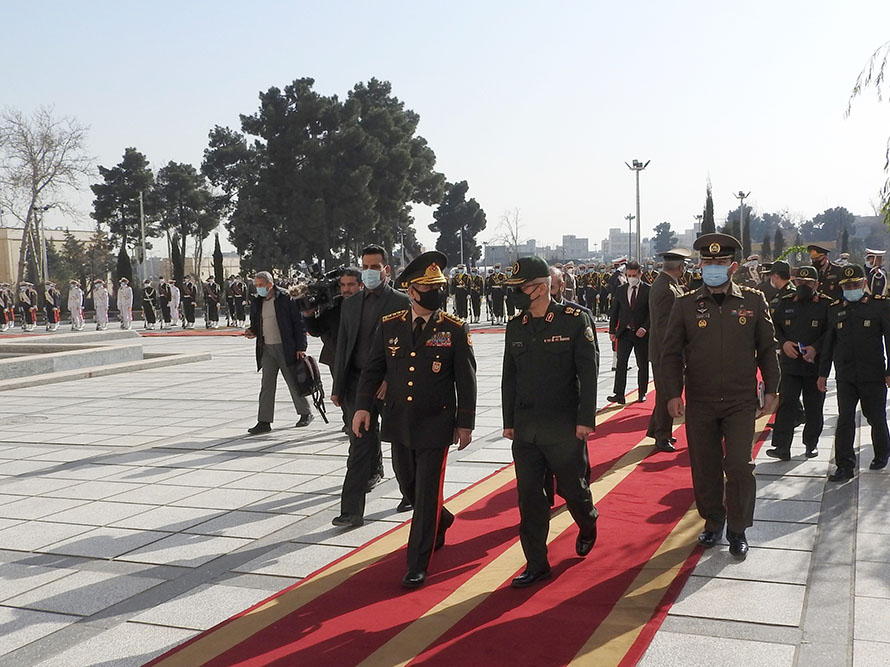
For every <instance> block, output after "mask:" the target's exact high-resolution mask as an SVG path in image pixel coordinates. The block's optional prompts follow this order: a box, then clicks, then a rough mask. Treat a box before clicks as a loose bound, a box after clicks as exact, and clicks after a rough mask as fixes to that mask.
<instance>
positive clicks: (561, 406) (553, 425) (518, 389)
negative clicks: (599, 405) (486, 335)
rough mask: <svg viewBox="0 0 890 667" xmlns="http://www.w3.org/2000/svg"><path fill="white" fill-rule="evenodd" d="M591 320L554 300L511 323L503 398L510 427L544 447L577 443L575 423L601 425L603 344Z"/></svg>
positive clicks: (506, 351) (516, 433)
mask: <svg viewBox="0 0 890 667" xmlns="http://www.w3.org/2000/svg"><path fill="white" fill-rule="evenodd" d="M595 340H596V338H595V336H594V333H593V327H592V325H591V322H590V318H589V317H588V316H587V314H586V313H584V312H583V311H581V310H580V309H578V308H576V307H574V306H566V305H562V304H558V303H555V302H554V303H551V304H550V307H549V308H548V309H547V313H546V314H545V315H544V317H540V318H535V317H532V316H531V315H530V314H529V313H527V312H526V313H523V314H522V315H520V316H517V317H514V318H513V319H512V320H510V321H509V322H508V323H507V334H506V339H505V347H504V370H503V375H502V379H501V401H502V406H503V413H504V428H512V429H514V431H515V433H514V435H515V438H516V439H517V440H522V441H526V442H533V443H535V444H538V445H542V446H547V445H560V444H565V443H567V442H574V441H575V440H576V438H575V427H576V426H578V425H584V426H590V427H594V426H595V425H596V383H597V370H598V369H597V348H596V344H595Z"/></svg>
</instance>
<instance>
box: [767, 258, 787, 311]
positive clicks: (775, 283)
mask: <svg viewBox="0 0 890 667" xmlns="http://www.w3.org/2000/svg"><path fill="white" fill-rule="evenodd" d="M769 287H770V289H769V291H767V290H761V291H762V292H763V296H764V297H766V301H767V303H769V304H770V305H771V306H772V305H774V304H776V303H778V301H779V299H784V298H785V297H786V296H788V295H789V294H790V295H792V296H793V295H794V283H793V282H791V267H790V266H789V265H788V262H786V261H784V260H781V259H780V260H779V261H777V262H773V264H772V266H770V269H769Z"/></svg>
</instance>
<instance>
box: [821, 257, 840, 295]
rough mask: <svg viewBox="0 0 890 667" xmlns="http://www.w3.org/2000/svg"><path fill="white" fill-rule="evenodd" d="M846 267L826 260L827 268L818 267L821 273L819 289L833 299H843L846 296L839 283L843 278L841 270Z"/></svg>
mask: <svg viewBox="0 0 890 667" xmlns="http://www.w3.org/2000/svg"><path fill="white" fill-rule="evenodd" d="M843 268H844V267H842V266H841V265H840V264H835V263H834V262H826V264H825V270H822V269H821V268H818V267H817V268H816V271H817V272H818V273H819V291H820V292H822V293H823V294H827V295H828V296H830V297H831V298H832V299H841V298H843V296H844V290H843V288H842V287H841V286H840V285H839V284H838V281H839V280H840V279H841V271H842V270H843Z"/></svg>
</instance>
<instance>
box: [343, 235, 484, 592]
mask: <svg viewBox="0 0 890 667" xmlns="http://www.w3.org/2000/svg"><path fill="white" fill-rule="evenodd" d="M447 263H448V259H447V257H446V256H445V255H444V254H442V253H441V252H436V251H431V252H425V253H423V254H422V255H420V256H419V257H417V258H416V259H414V260H413V261H412V262H411V263H410V264H408V266H406V267H405V270H404V271H403V272H402V275H401V276H400V277H399V278H398V279H397V280H396V286H397V287H399V288H401V289H407V291H408V296H409V297H410V298H411V301H412V305H411V308H410V309H407V310H400V311H396V312H394V313H392V314H390V315H386V316H384V317H383V318H382V319H381V320H380V326H379V327H378V330H377V336H376V338H375V340H374V342H373V343H372V349H371V357H370V359H369V360H368V362H367V364H366V365H365V367H364V369H363V370H362V375H361V379H360V380H359V388H358V396H357V399H356V408H357V410H356V412H355V416H354V417H353V420H352V428H353V431H354V432H355V434H356V436H358V437H361V432H362V429H364V430H365V431H367V430H368V429H369V428H370V424H371V412H370V411H371V408H372V406H373V404H374V398H375V395H376V393H377V390H378V388H379V387H380V384H381V382H383V381H384V380H385V381H386V396H385V398H384V407H383V421H382V425H381V430H380V438H381V440H384V441H386V442H390V443H392V464H393V469H394V470H395V473H396V478H397V479H398V480H399V486H400V487H401V489H402V491H403V493H405V495H406V497H407V498H408V499H409V500H412V501H413V503H414V517H413V521H412V522H411V532H410V534H409V536H408V572H407V574H406V575H405V577H404V579H402V585H403V586H405V587H406V588H418V587H419V586H422V585H423V584H424V582H425V581H426V573H427V569H428V568H429V564H430V559H431V557H432V553H433V550H434V549H438V548H440V547H441V546H443V545H444V544H445V531H446V530H448V528H449V527H450V526H451V524H452V523H454V515H453V514H452V513H451V512H449V511H448V510H447V509H446V508H445V507H444V506H443V505H442V481H443V479H444V475H445V458H446V454H447V453H448V447H449V446H451V445H452V444H457V445H458V449H463V448H464V447H466V446H467V445H469V444H470V440H471V439H472V431H473V426H474V424H475V417H476V359H475V357H474V355H473V347H472V341H471V339H470V330H469V327H468V326H467V325H466V324H465V323H464V322H463V320H460V319H458V318H457V317H454V316H453V315H450V314H448V313H446V312H445V311H444V310H442V309H441V307H440V306H441V295H440V290H441V289H443V288H444V287H445V286H446V285H447V283H448V279H447V278H446V277H445V275H444V274H443V273H442V270H443V269H444V268H445V267H446V265H447Z"/></svg>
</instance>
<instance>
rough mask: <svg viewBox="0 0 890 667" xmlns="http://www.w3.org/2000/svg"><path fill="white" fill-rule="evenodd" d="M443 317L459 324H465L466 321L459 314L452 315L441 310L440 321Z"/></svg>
mask: <svg viewBox="0 0 890 667" xmlns="http://www.w3.org/2000/svg"><path fill="white" fill-rule="evenodd" d="M443 319H445V320H448V321H449V322H454V323H455V324H457V325H459V326H463V325H464V321H463V320H462V319H460V318H459V317H458V316H457V315H452V314H451V313H446V312H445V311H444V310H441V311H439V322H441V321H442V320H443Z"/></svg>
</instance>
